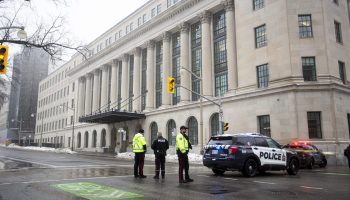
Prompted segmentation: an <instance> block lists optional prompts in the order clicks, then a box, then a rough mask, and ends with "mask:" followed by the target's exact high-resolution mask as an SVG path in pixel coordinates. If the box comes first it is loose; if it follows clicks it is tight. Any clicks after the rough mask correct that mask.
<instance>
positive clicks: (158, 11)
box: [157, 4, 162, 15]
mask: <svg viewBox="0 0 350 200" xmlns="http://www.w3.org/2000/svg"><path fill="white" fill-rule="evenodd" d="M160 12H162V4H158V5H157V15H159V13H160Z"/></svg>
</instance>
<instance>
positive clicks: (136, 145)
mask: <svg viewBox="0 0 350 200" xmlns="http://www.w3.org/2000/svg"><path fill="white" fill-rule="evenodd" d="M143 145H146V139H145V137H144V136H143V135H142V134H141V133H137V134H136V135H135V136H134V138H133V139H132V151H133V152H134V153H142V152H145V149H144V148H143Z"/></svg>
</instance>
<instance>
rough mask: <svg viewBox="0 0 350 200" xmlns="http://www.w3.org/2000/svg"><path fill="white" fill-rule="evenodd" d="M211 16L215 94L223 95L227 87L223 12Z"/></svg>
mask: <svg viewBox="0 0 350 200" xmlns="http://www.w3.org/2000/svg"><path fill="white" fill-rule="evenodd" d="M213 18H214V74H215V96H223V95H224V93H225V92H227V89H228V87H227V84H228V82H227V52H226V22H225V12H224V11H221V12H218V13H216V14H215V15H214V17H213Z"/></svg>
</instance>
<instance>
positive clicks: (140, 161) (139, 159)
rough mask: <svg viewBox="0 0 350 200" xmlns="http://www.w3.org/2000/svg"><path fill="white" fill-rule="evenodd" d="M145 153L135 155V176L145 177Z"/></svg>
mask: <svg viewBox="0 0 350 200" xmlns="http://www.w3.org/2000/svg"><path fill="white" fill-rule="evenodd" d="M144 164H145V153H144V152H142V153H135V164H134V176H143V166H144Z"/></svg>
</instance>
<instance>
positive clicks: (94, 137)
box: [92, 130, 97, 147]
mask: <svg viewBox="0 0 350 200" xmlns="http://www.w3.org/2000/svg"><path fill="white" fill-rule="evenodd" d="M96 143H97V132H96V131H95V130H94V131H93V132H92V147H96Z"/></svg>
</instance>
